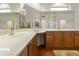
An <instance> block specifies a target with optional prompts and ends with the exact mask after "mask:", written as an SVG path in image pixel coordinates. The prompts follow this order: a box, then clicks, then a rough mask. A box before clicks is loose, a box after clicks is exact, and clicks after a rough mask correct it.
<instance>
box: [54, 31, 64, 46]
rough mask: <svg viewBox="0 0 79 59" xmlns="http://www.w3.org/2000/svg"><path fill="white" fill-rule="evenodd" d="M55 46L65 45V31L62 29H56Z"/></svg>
mask: <svg viewBox="0 0 79 59" xmlns="http://www.w3.org/2000/svg"><path fill="white" fill-rule="evenodd" d="M54 47H56V48H58V47H63V32H62V31H55V36H54Z"/></svg>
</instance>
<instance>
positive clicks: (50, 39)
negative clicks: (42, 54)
mask: <svg viewBox="0 0 79 59" xmlns="http://www.w3.org/2000/svg"><path fill="white" fill-rule="evenodd" d="M54 33H55V32H52V31H50V32H46V48H52V47H54Z"/></svg>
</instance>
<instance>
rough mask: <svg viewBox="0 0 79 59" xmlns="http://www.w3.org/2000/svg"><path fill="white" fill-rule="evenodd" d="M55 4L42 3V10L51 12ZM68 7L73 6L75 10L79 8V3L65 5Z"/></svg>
mask: <svg viewBox="0 0 79 59" xmlns="http://www.w3.org/2000/svg"><path fill="white" fill-rule="evenodd" d="M54 4H55V3H40V10H41V11H50V8H52V7H54ZM64 4H65V5H67V6H71V9H72V10H73V9H74V8H75V7H78V8H79V3H64ZM59 7H60V6H59Z"/></svg>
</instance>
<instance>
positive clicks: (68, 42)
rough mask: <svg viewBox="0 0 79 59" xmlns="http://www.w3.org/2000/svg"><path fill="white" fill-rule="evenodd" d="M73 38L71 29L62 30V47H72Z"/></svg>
mask: <svg viewBox="0 0 79 59" xmlns="http://www.w3.org/2000/svg"><path fill="white" fill-rule="evenodd" d="M73 39H74V34H73V31H64V47H65V48H73Z"/></svg>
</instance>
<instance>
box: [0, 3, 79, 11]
mask: <svg viewBox="0 0 79 59" xmlns="http://www.w3.org/2000/svg"><path fill="white" fill-rule="evenodd" d="M2 4H8V7H9V9H10V10H11V11H14V12H18V11H20V10H22V8H23V7H24V3H22V4H21V3H0V6H1V5H2ZM54 4H55V3H38V4H35V3H28V4H27V3H26V5H29V6H31V7H34V8H36V9H38V10H40V11H51V10H50V8H52V7H54ZM64 4H65V6H71V11H72V10H74V9H76V8H79V3H64ZM39 6H40V7H39ZM8 7H7V8H8ZM38 7H39V8H38ZM58 7H60V6H58Z"/></svg>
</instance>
